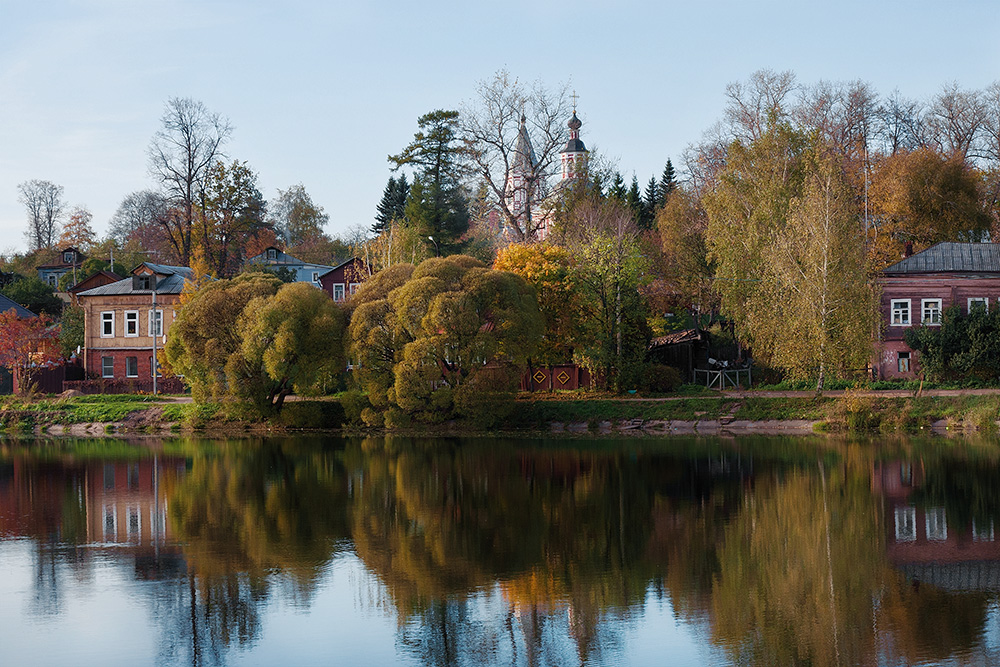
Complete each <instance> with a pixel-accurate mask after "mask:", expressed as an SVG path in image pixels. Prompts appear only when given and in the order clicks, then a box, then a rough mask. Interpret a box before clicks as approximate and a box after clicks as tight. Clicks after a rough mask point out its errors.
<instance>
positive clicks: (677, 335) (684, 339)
mask: <svg viewBox="0 0 1000 667" xmlns="http://www.w3.org/2000/svg"><path fill="white" fill-rule="evenodd" d="M701 340H702V334H701V332H700V331H698V330H697V329H684V330H683V331H674V332H672V333H668V334H667V335H666V336H660V337H659V338H654V339H653V340H651V341H649V349H650V350H652V349H655V348H658V347H666V346H668V345H680V344H681V343H697V342H699V341H701Z"/></svg>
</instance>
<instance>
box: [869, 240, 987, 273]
mask: <svg viewBox="0 0 1000 667" xmlns="http://www.w3.org/2000/svg"><path fill="white" fill-rule="evenodd" d="M947 272H954V273H1000V243H948V242H942V243H937V244H935V245H932V246H931V247H930V248H927V250H923V251H921V252H918V253H916V254H915V255H911V256H910V257H907V258H906V259H903V260H901V261H899V262H896V263H895V264H893V265H892V266H889V267H887V268H885V269H882V273H885V274H900V273H902V274H910V273H947Z"/></svg>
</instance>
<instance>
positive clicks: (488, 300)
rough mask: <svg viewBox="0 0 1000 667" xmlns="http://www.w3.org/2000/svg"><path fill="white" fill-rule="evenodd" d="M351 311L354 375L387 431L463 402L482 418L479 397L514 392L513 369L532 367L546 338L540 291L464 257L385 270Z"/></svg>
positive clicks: (432, 418) (443, 415)
mask: <svg viewBox="0 0 1000 667" xmlns="http://www.w3.org/2000/svg"><path fill="white" fill-rule="evenodd" d="M352 305H354V307H355V310H354V313H353V314H352V317H351V323H350V327H349V332H348V334H349V335H348V340H349V341H350V342H349V346H350V354H351V356H352V358H354V359H358V361H359V362H360V366H359V367H358V368H356V369H355V371H354V372H353V374H352V375H353V380H354V382H355V385H356V387H357V388H358V389H360V390H361V391H363V392H364V393H365V394H367V397H368V402H369V404H370V408H369V407H364V408H362V410H361V415H360V416H361V418H362V420H364V421H365V422H366V423H369V424H372V423H377V421H378V420H377V417H376V415H377V414H378V413H381V414H383V415H384V423H385V424H386V425H387V426H389V425H396V426H398V425H401V424H406V423H409V421H410V420H411V419H413V418H415V419H417V420H418V421H423V422H429V423H436V422H440V421H442V420H445V419H449V418H451V417H452V416H454V414H455V410H456V401H458V402H460V403H461V405H463V406H464V408H462V409H464V410H466V411H467V412H469V413H470V414H471V413H472V412H475V410H476V408H475V405H476V400H478V399H476V398H475V397H474V396H473V395H474V394H476V393H478V392H480V391H488V392H500V393H504V394H509V393H511V392H513V391H514V390H515V389H516V386H517V373H516V372H511V371H509V369H510V368H515V369H521V368H523V367H524V366H525V365H526V363H527V359H528V356H529V355H530V354H532V353H533V351H534V349H535V346H536V345H537V341H538V338H539V336H540V334H541V317H540V315H539V313H538V306H537V302H536V299H535V295H534V290H532V289H531V288H530V287H529V286H528V285H527V284H526V283H525V282H524V280H523V279H521V278H520V277H518V276H515V275H514V274H511V273H506V272H503V271H495V270H490V269H487V268H486V267H484V266H483V265H482V263H481V262H479V261H478V260H475V259H473V258H471V257H467V256H463V255H452V256H450V257H447V258H432V259H428V260H426V261H424V262H422V263H421V264H420V265H419V266H418V267H416V268H414V267H412V266H410V265H403V266H398V267H392V268H390V269H387V270H386V271H383V272H380V273H378V274H376V275H375V276H373V278H372V279H371V280H369V281H368V282H367V283H366V284H365V286H364V287H362V289H361V290H359V291H358V293H357V294H356V295H355V298H354V299H352ZM479 374H486V375H489V377H491V378H492V380H491V381H490V382H487V381H486V375H484V377H483V378H480V379H478V380H476V379H475V378H476V376H477V375H479ZM512 378H513V379H512ZM467 383H471V386H470V387H468V388H466V387H465V385H466V384H467ZM462 409H459V410H458V411H459V413H461V411H462ZM369 410H370V412H369Z"/></svg>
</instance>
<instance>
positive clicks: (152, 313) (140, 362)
mask: <svg viewBox="0 0 1000 667" xmlns="http://www.w3.org/2000/svg"><path fill="white" fill-rule="evenodd" d="M193 278H194V272H193V271H192V270H191V269H189V268H188V267H186V266H167V265H164V264H153V263H150V262H144V263H142V264H140V265H139V266H137V267H136V268H134V269H133V270H132V272H131V275H130V276H129V277H127V278H124V279H122V280H119V281H116V282H112V283H108V284H106V285H101V286H98V287H93V288H91V289H88V290H84V291H81V292H79V293H78V294H77V295H76V296H77V298H78V299H79V302H80V304H81V305H82V306H83V309H84V350H83V354H84V368H85V369H86V370H87V374H88V375H89V376H91V377H96V378H105V379H123V380H132V384H133V385H134V387H135V389H136V390H137V391H148V390H150V389H152V378H153V349H154V346H155V347H156V348H157V349H158V350H159V351H158V353H157V354H158V355H162V354H163V345H164V343H165V342H166V337H167V334H168V333H169V331H170V325H171V324H172V323H173V321H174V319H175V318H176V313H177V309H178V308H179V307H180V296H181V291H182V290H183V289H184V285H185V283H186V282H187V281H189V280H193ZM154 303H155V304H156V306H155V309H154V306H153V304H154ZM160 358H161V359H162V356H160Z"/></svg>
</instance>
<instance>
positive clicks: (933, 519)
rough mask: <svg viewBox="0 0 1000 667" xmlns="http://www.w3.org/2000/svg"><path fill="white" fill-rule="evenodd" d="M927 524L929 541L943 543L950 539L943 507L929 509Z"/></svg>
mask: <svg viewBox="0 0 1000 667" xmlns="http://www.w3.org/2000/svg"><path fill="white" fill-rule="evenodd" d="M925 522H926V524H927V539H928V540H934V541H936V542H943V541H945V540H947V539H948V520H947V519H946V518H945V515H944V508H943V507H931V508H928V510H927V516H926V517H925Z"/></svg>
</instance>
